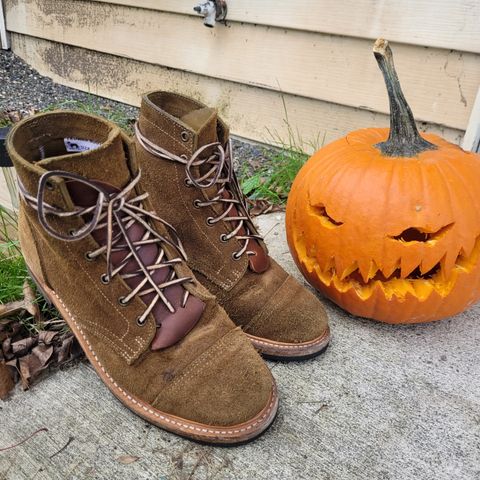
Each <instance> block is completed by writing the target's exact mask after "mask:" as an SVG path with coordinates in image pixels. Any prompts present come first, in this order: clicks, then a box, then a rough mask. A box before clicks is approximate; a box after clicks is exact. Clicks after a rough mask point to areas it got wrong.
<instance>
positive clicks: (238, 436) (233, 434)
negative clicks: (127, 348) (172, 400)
mask: <svg viewBox="0 0 480 480" xmlns="http://www.w3.org/2000/svg"><path fill="white" fill-rule="evenodd" d="M29 272H30V275H31V277H32V279H33V281H34V282H35V283H36V284H37V286H38V289H39V291H40V292H41V293H42V294H43V296H44V297H45V299H46V300H47V301H48V302H50V303H51V304H52V305H54V306H55V307H56V308H57V310H58V311H59V312H60V314H61V315H62V317H63V319H64V320H65V321H66V322H67V324H68V326H69V327H70V329H71V330H72V332H73V333H74V334H75V337H76V338H77V340H78V342H79V343H80V346H81V347H82V349H83V351H84V352H85V355H86V357H87V358H88V360H89V361H90V363H91V365H92V366H93V368H94V369H95V371H96V372H97V374H98V376H99V377H100V378H101V380H102V381H103V383H104V384H105V385H106V386H107V388H108V389H109V390H110V391H111V392H112V393H113V395H115V397H117V399H118V400H119V401H120V402H121V403H122V404H123V405H124V406H126V407H127V408H128V409H129V410H131V411H132V412H133V413H135V414H137V415H138V416H140V417H142V418H143V419H145V420H147V421H148V422H150V423H152V424H153V425H156V426H157V427H160V428H162V429H164V430H167V431H169V432H171V433H175V434H176V435H180V436H182V437H186V438H188V439H191V440H195V441H197V442H201V443H205V444H209V445H223V446H235V445H238V444H244V443H247V442H249V441H251V440H254V439H255V438H257V437H258V436H260V435H261V434H262V433H264V432H265V431H266V430H267V428H268V427H269V426H270V425H271V424H272V423H273V421H274V420H275V416H276V414H277V410H278V394H277V389H276V385H275V384H274V385H273V388H272V392H271V394H270V398H269V401H268V403H267V405H266V406H265V407H264V408H263V409H262V410H261V411H260V412H259V413H258V414H257V415H256V416H255V417H254V418H252V419H251V420H249V421H247V422H244V423H241V424H238V425H233V426H228V427H226V426H220V425H219V426H215V425H206V424H202V423H198V422H194V421H191V420H187V419H184V418H181V417H177V416H175V415H171V414H169V413H165V412H162V411H160V410H157V409H155V408H154V407H152V406H151V405H150V404H148V403H146V402H144V401H142V400H141V399H139V398H137V397H135V396H134V395H132V394H131V393H129V392H127V391H126V390H124V389H123V388H122V387H120V386H119V385H118V384H117V383H116V382H115V380H114V379H113V378H112V377H111V376H110V375H109V374H108V372H107V371H106V370H105V368H104V367H103V365H102V364H101V362H100V360H99V359H98V357H97V355H96V354H95V352H94V350H93V349H92V346H91V344H90V342H89V341H88V340H87V338H86V337H85V335H84V333H83V331H82V328H81V326H80V325H79V324H78V323H77V321H76V320H75V317H74V316H73V315H72V313H71V312H70V311H69V309H68V308H67V306H66V305H65V304H64V303H63V301H62V299H61V298H60V297H59V296H58V295H57V294H56V292H54V291H53V290H51V289H50V288H49V287H48V286H46V285H44V284H42V283H41V282H39V281H38V279H36V278H35V276H34V275H33V274H32V273H31V271H30V269H29Z"/></svg>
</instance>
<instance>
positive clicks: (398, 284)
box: [295, 236, 480, 300]
mask: <svg viewBox="0 0 480 480" xmlns="http://www.w3.org/2000/svg"><path fill="white" fill-rule="evenodd" d="M295 243H296V246H297V251H298V252H302V253H303V255H301V257H300V258H301V259H302V263H303V264H304V266H305V268H306V269H307V270H308V271H309V272H313V271H315V273H316V274H317V276H318V278H319V279H320V281H321V282H322V283H323V284H324V285H325V286H327V287H329V286H331V285H333V286H334V287H335V289H336V290H338V291H340V292H346V291H348V290H351V289H354V290H355V291H356V293H357V295H358V296H359V297H360V298H362V299H363V300H366V299H368V298H369V297H370V296H371V295H372V294H373V292H374V290H375V289H377V288H381V289H382V290H383V292H384V294H385V297H386V298H387V299H391V298H392V297H393V296H396V297H400V298H404V297H405V296H406V295H407V294H411V295H413V296H415V297H417V298H418V299H419V300H425V299H426V298H428V297H429V296H430V294H431V293H432V292H434V291H435V292H437V293H438V294H439V295H440V296H442V297H446V296H447V295H448V294H449V293H450V292H451V291H452V289H453V287H454V286H455V284H456V281H457V278H458V275H460V274H463V273H470V272H471V271H472V270H473V269H474V268H475V267H476V266H477V264H478V260H479V258H480V236H479V237H477V239H476V242H475V246H474V248H473V250H472V252H471V253H470V255H468V256H467V255H466V254H465V253H464V252H463V251H462V252H461V253H460V254H459V255H458V256H457V259H456V261H455V264H454V266H453V268H452V269H449V270H448V271H446V270H445V265H444V260H441V261H440V262H438V263H437V264H435V265H434V266H433V268H431V269H430V270H429V271H427V272H423V273H422V271H421V267H420V265H419V266H418V267H417V268H415V269H414V270H413V271H412V272H411V273H410V274H408V275H406V276H403V277H402V273H401V268H400V266H398V268H396V269H395V270H394V271H393V272H392V273H390V274H388V275H386V274H385V273H384V272H383V271H382V269H381V268H379V267H378V266H377V265H376V263H375V262H374V261H373V260H372V261H371V268H370V271H369V272H368V275H367V276H366V278H365V277H364V276H363V275H362V274H361V273H360V269H359V268H358V264H357V262H354V264H352V265H351V266H350V267H349V268H347V269H346V270H345V271H343V272H341V273H338V272H337V271H336V269H335V261H334V259H333V258H332V259H331V261H330V262H329V264H328V265H327V266H326V267H324V268H320V265H319V264H318V262H317V260H316V259H315V258H312V257H311V256H308V255H307V254H306V253H307V251H306V248H305V245H304V242H303V238H301V237H297V238H296V239H295ZM399 265H400V262H399Z"/></svg>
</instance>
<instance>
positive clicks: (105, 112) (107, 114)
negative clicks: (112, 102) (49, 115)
mask: <svg viewBox="0 0 480 480" xmlns="http://www.w3.org/2000/svg"><path fill="white" fill-rule="evenodd" d="M52 110H75V111H78V112H83V113H89V114H91V115H100V116H102V117H104V118H106V119H107V120H110V121H111V122H113V123H116V124H117V125H118V126H119V127H121V128H123V129H124V130H125V131H126V132H127V133H128V134H130V135H131V134H132V133H133V128H132V119H131V118H130V117H129V116H128V115H127V114H125V113H124V112H122V111H121V110H120V109H115V108H111V107H110V106H109V105H105V104H102V102H101V100H100V98H98V97H95V96H94V95H89V96H88V97H87V99H86V100H85V101H81V100H65V101H63V102H58V103H54V104H52V105H50V106H49V107H47V108H46V109H45V110H43V111H44V112H49V111H52Z"/></svg>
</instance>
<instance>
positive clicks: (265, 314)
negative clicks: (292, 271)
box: [245, 275, 293, 329]
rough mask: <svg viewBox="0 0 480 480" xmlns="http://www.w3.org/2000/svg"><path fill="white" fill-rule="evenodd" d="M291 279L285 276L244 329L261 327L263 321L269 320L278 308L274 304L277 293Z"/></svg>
mask: <svg viewBox="0 0 480 480" xmlns="http://www.w3.org/2000/svg"><path fill="white" fill-rule="evenodd" d="M292 278H293V277H291V276H290V275H287V277H286V278H285V280H284V281H283V282H282V284H281V285H280V286H279V287H278V288H277V290H276V291H275V292H274V293H273V295H272V296H271V297H270V298H269V299H268V301H267V302H266V303H265V304H264V306H263V308H262V309H261V310H260V311H259V312H258V313H257V314H256V315H255V316H254V317H253V318H252V319H251V320H250V322H248V324H247V325H245V328H246V329H250V328H253V327H255V326H258V325H261V324H262V323H263V322H264V321H265V319H267V318H269V317H270V316H271V315H272V314H273V313H274V312H275V310H276V308H277V307H278V304H277V303H275V301H276V299H277V296H278V294H279V292H280V291H282V290H283V289H284V288H285V286H286V284H287V282H289V281H290V280H291V279H292ZM289 293H290V291H289ZM282 300H284V298H282Z"/></svg>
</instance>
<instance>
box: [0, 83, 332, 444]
mask: <svg viewBox="0 0 480 480" xmlns="http://www.w3.org/2000/svg"><path fill="white" fill-rule="evenodd" d="M7 148H8V151H9V154H10V156H11V158H12V161H13V163H14V165H15V168H16V171H17V173H18V179H19V190H20V197H21V203H20V212H19V237H20V243H21V247H22V251H23V254H24V256H25V260H26V262H27V265H28V268H29V270H30V272H31V275H32V278H33V279H34V280H35V281H36V283H37V284H38V286H39V288H40V290H41V291H42V292H43V294H44V295H45V297H46V298H47V299H48V300H49V301H51V302H52V303H53V304H54V305H55V306H56V307H57V309H58V310H59V311H60V313H61V314H62V315H63V317H64V319H65V320H66V322H67V323H68V325H69V326H70V327H71V329H72V331H73V332H74V333H75V335H76V337H77V339H78V341H79V342H80V344H81V346H82V347H83V349H84V351H85V354H86V356H87V358H88V359H89V360H90V362H91V363H92V365H93V367H94V368H95V370H96V371H97V373H98V375H99V376H100V377H101V379H102V380H103V381H104V382H105V384H106V385H107V387H108V388H109V389H110V390H111V391H112V393H113V394H114V395H115V396H116V397H117V398H118V399H119V400H120V401H121V402H122V403H123V404H124V405H125V406H127V407H128V408H130V409H131V410H132V411H134V412H135V413H137V414H138V415H140V416H141V417H143V418H145V419H146V420H148V421H149V422H151V423H153V424H155V425H158V426H159V427H161V428H164V429H166V430H169V431H171V432H174V433H177V434H179V435H183V436H186V437H189V438H192V439H195V440H200V441H204V442H208V443H222V444H234V443H238V442H244V441H247V440H250V439H252V438H254V437H256V436H258V435H259V434H260V433H262V432H263V431H264V430H265V429H266V428H267V427H268V426H269V425H270V424H271V422H272V421H273V419H274V417H275V414H276V411H277V406H278V396H277V390H276V386H275V381H274V379H273V377H272V375H271V373H270V371H269V369H268V367H267V366H266V365H265V363H264V362H263V361H262V359H261V357H260V356H259V355H258V353H257V351H256V350H258V351H259V352H260V353H262V354H263V355H264V356H266V357H270V358H276V359H299V358H305V357H310V356H314V355H317V354H319V353H321V352H322V351H323V350H324V349H325V348H326V346H327V344H328V342H329V330H328V324H327V317H326V314H325V311H324V309H323V307H322V305H321V303H320V302H319V300H318V299H317V298H316V297H315V296H314V295H313V294H311V293H310V292H309V291H308V290H306V289H305V288H304V287H302V286H301V285H300V284H299V283H298V282H296V281H295V280H294V279H293V278H292V277H291V276H289V275H288V274H287V273H286V272H285V271H284V270H283V269H282V268H281V267H280V266H279V265H278V264H277V263H276V262H275V261H274V260H273V259H271V258H270V257H269V256H268V252H267V249H266V247H265V244H264V243H263V240H262V238H261V237H260V235H259V234H258V232H257V230H256V228H255V226H254V225H253V223H252V221H251V219H250V217H249V215H248V211H247V207H246V204H245V199H244V197H243V195H242V193H241V191H240V187H239V185H238V182H237V179H236V177H235V173H234V171H233V168H232V160H231V146H230V143H229V132H228V128H227V126H226V125H225V124H224V123H223V122H222V121H221V120H220V119H219V118H217V114H216V111H215V110H214V109H211V108H207V107H205V106H204V105H202V104H199V103H198V102H196V101H194V100H191V99H188V98H185V97H182V96H179V95H175V94H171V93H165V92H153V93H150V94H148V95H146V96H145V97H144V98H143V102H142V107H141V112H140V118H139V120H138V123H137V125H136V135H135V139H133V140H132V139H130V138H129V137H128V136H127V135H126V134H125V133H123V132H122V131H121V130H120V129H119V128H118V127H117V126H115V125H114V124H112V123H110V122H108V121H106V120H103V119H101V118H98V117H95V116H91V115H86V114H82V113H74V112H64V111H60V112H51V113H45V114H39V115H36V116H34V117H30V118H28V119H26V120H24V121H22V122H20V123H19V124H17V125H16V126H15V128H14V129H13V130H12V132H11V133H10V135H9V138H8V141H7Z"/></svg>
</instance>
